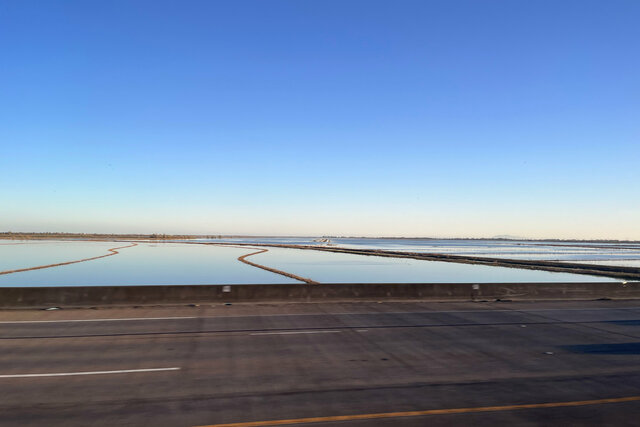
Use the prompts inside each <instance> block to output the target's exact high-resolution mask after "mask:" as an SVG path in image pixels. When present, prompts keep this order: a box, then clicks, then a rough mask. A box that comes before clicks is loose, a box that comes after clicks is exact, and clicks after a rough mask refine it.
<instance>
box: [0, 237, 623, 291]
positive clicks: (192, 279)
mask: <svg viewBox="0 0 640 427" xmlns="http://www.w3.org/2000/svg"><path fill="white" fill-rule="evenodd" d="M262 240H263V241H264V239H262ZM282 240H284V239H282ZM368 240H371V239H368ZM246 241H247V240H246V239H245V242H246ZM6 243H21V242H7V241H4V242H0V255H1V257H0V261H1V263H2V264H0V271H3V270H10V269H17V268H27V267H34V266H38V265H44V264H53V263H59V262H66V261H73V260H78V259H83V258H88V257H93V256H100V255H104V254H106V253H108V252H107V249H109V248H113V247H118V246H123V245H127V243H125V242H88V241H84V242H54V241H47V242H42V241H30V242H26V244H19V245H15V244H6ZM308 244H317V243H314V242H312V241H311V239H309V243H308ZM385 244H387V243H385ZM474 244H477V242H474ZM474 247H475V246H474ZM492 250H493V249H492ZM254 251H255V249H252V248H233V247H224V246H216V245H194V244H184V243H140V244H139V245H138V246H135V247H131V248H126V249H121V250H120V253H119V254H118V255H114V256H110V257H107V258H100V259H97V260H92V261H87V262H81V263H77V264H71V265H65V266H59V267H53V268H47V269H41V270H33V271H26V272H20V273H15V274H7V275H0V286H98V285H169V284H174V285H186V284H257V283H265V284H275V283H300V282H298V281H296V280H293V279H290V278H287V277H284V276H281V275H277V274H274V273H271V272H268V271H264V270H261V269H258V268H255V267H251V266H249V265H246V264H243V263H241V262H239V261H237V258H238V257H239V256H241V255H244V254H247V253H250V252H254ZM251 260H252V261H255V262H257V263H260V264H264V265H266V266H268V267H272V268H276V269H279V270H283V271H286V272H288V273H293V274H296V275H299V276H303V277H308V278H310V279H312V280H315V281H318V282H324V283H341V282H342V283H345V282H374V283H376V282H377V283H382V282H440V283H453V282H478V283H481V282H556V281H561V282H587V281H607V280H614V279H607V278H604V277H594V276H586V275H575V274H568V273H551V272H545V271H535V270H521V269H513V268H503V267H489V266H481V265H471V264H458V263H445V262H435V261H421V260H410V259H402V258H382V257H372V256H362V255H352V254H340V253H330V252H317V251H310V250H297V249H282V248H269V252H266V253H264V254H259V255H255V256H254V257H252V258H251Z"/></svg>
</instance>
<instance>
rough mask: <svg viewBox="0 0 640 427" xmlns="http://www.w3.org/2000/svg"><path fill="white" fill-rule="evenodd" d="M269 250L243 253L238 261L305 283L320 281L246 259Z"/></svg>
mask: <svg viewBox="0 0 640 427" xmlns="http://www.w3.org/2000/svg"><path fill="white" fill-rule="evenodd" d="M267 251H269V249H261V250H259V251H257V252H252V253H250V254H246V255H242V256H241V257H238V261H240V262H243V263H245V264H248V265H250V266H252V267H257V268H261V269H263V270H266V271H270V272H272V273H276V274H280V275H282V276H285V277H290V278H292V279H295V280H300V281H301V282H305V283H308V284H310V285H315V284H317V283H318V282H315V281H313V280H311V279H308V278H306V277H300V276H296V275H295V274H291V273H287V272H286V271H282V270H277V269H275V268H271V267H267V266H266V265H262V264H258V263H255V262H251V261H247V259H246V258H248V257H250V256H252V255H258V254H262V253H265V252H267Z"/></svg>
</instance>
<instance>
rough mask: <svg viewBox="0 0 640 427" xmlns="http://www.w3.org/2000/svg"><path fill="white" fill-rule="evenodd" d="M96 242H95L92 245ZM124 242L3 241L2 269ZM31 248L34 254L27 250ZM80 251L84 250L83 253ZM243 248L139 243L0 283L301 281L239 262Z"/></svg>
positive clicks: (1, 279) (79, 255)
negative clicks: (31, 257)
mask: <svg viewBox="0 0 640 427" xmlns="http://www.w3.org/2000/svg"><path fill="white" fill-rule="evenodd" d="M93 245H95V247H94V246H93ZM125 245H127V243H118V242H108V243H106V244H103V243H101V242H79V243H76V242H50V243H49V244H44V243H41V242H36V243H34V244H33V245H31V244H28V245H14V246H13V247H15V248H20V249H19V250H18V251H16V252H15V254H12V253H11V250H7V248H8V247H11V246H9V245H2V246H0V248H2V249H1V250H2V255H3V257H2V258H0V271H5V270H9V269H12V268H25V267H30V266H37V265H43V264H50V263H54V262H62V261H71V260H74V259H82V258H87V257H88V256H96V255H104V254H106V253H108V252H107V249H108V248H113V247H117V246H125ZM28 248H31V249H33V251H34V252H33V253H34V257H33V259H31V260H30V259H29V258H28V256H27V255H25V251H26V253H28V250H27V249H28ZM83 250H84V252H83ZM249 252H252V251H251V250H247V249H239V248H229V247H218V246H209V245H187V244H170V243H158V244H149V243H141V244H139V245H138V246H135V247H131V248H126V249H120V250H119V254H117V255H114V256H109V257H105V258H100V259H96V260H92V261H87V262H80V263H77V264H70V265H64V266H59V267H53V268H46V269H41V270H32V271H24V272H20V273H13V274H6V275H0V286H100V285H202V284H255V283H265V284H274V283H299V282H298V281H296V280H293V279H289V278H287V277H284V276H281V275H278V274H274V273H270V272H268V271H265V270H261V269H258V268H255V267H251V266H249V265H246V264H243V263H241V262H239V261H237V258H238V257H239V256H241V255H244V254H246V253H249Z"/></svg>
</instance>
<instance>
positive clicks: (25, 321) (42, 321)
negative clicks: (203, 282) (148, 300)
mask: <svg viewBox="0 0 640 427" xmlns="http://www.w3.org/2000/svg"><path fill="white" fill-rule="evenodd" d="M183 319H197V317H195V316H192V317H123V318H118V319H116V318H112V319H68V320H3V321H0V324H21V323H72V322H126V321H135V320H183Z"/></svg>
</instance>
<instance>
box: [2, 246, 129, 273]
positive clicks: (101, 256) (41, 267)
mask: <svg viewBox="0 0 640 427" xmlns="http://www.w3.org/2000/svg"><path fill="white" fill-rule="evenodd" d="M133 246H138V244H137V243H132V244H130V245H127V246H119V247H117V248H111V249H107V250H108V251H109V252H111V253H109V254H106V255H100V256H94V257H91V258H84V259H78V260H74V261H66V262H59V263H56V264H47V265H39V266H36V267H28V268H19V269H16V270H6V271H0V275H3V274H13V273H21V272H23V271H31V270H41V269H43V268H51V267H60V266H62V265H69V264H77V263H79V262H85V261H93V260H95V259H100V258H106V257H109V256H113V255H117V254H119V252H118V249H125V248H131V247H133Z"/></svg>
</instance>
